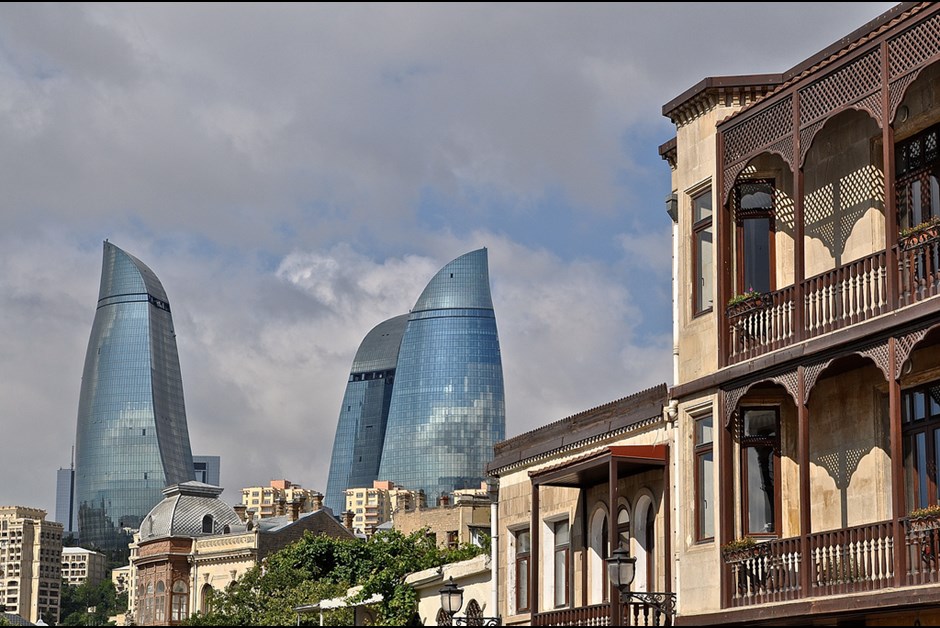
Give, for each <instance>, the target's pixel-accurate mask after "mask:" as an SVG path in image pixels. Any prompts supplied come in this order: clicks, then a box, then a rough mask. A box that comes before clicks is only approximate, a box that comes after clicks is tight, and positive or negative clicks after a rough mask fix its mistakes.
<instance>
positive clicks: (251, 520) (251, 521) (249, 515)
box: [245, 510, 255, 532]
mask: <svg viewBox="0 0 940 628" xmlns="http://www.w3.org/2000/svg"><path fill="white" fill-rule="evenodd" d="M245 525H246V526H247V527H248V531H249V532H251V531H252V530H253V529H254V527H255V511H254V510H248V511H246V512H245Z"/></svg>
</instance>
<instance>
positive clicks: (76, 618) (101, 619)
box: [59, 580, 127, 626]
mask: <svg viewBox="0 0 940 628" xmlns="http://www.w3.org/2000/svg"><path fill="white" fill-rule="evenodd" d="M60 591H61V592H60V597H59V617H61V618H62V620H61V621H60V622H59V624H60V625H62V626H107V625H108V617H111V616H112V615H116V614H117V613H121V612H124V611H125V610H126V609H127V594H126V593H124V594H121V595H118V594H117V592H116V591H115V590H114V583H113V582H111V580H102V581H101V582H99V583H97V584H89V583H87V582H86V583H83V584H79V585H76V586H72V585H69V584H67V583H66V582H65V581H64V580H63V581H62V588H61V589H60ZM90 608H93V609H94V610H93V611H92V612H89V611H88V609H90Z"/></svg>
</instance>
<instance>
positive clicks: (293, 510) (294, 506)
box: [290, 499, 300, 521]
mask: <svg viewBox="0 0 940 628" xmlns="http://www.w3.org/2000/svg"><path fill="white" fill-rule="evenodd" d="M299 517H300V500H299V499H295V500H294V501H292V502H291V503H290V520H291V521H297V519H298V518H299Z"/></svg>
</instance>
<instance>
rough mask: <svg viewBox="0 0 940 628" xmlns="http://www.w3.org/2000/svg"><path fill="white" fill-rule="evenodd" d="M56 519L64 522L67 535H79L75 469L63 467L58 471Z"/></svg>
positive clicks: (63, 526) (63, 525)
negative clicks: (76, 511)
mask: <svg viewBox="0 0 940 628" xmlns="http://www.w3.org/2000/svg"><path fill="white" fill-rule="evenodd" d="M55 477H56V483H55V520H56V521H58V522H59V523H61V524H62V528H63V531H64V532H65V534H66V536H68V535H71V536H72V537H73V538H74V537H76V536H78V525H77V515H76V513H75V469H74V468H72V467H69V468H68V469H66V468H61V469H59V470H58V471H56V476H55Z"/></svg>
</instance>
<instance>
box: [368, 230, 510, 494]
mask: <svg viewBox="0 0 940 628" xmlns="http://www.w3.org/2000/svg"><path fill="white" fill-rule="evenodd" d="M504 399H505V398H504V391H503V370H502V362H501V358H500V351H499V338H498V336H497V332H496V315H495V313H494V310H493V301H492V298H491V295H490V282H489V266H488V260H487V251H486V249H485V248H484V249H479V250H476V251H472V252H470V253H467V254H465V255H463V256H461V257H458V258H457V259H455V260H453V261H452V262H450V263H449V264H447V265H446V266H444V268H442V269H441V270H440V271H439V272H438V273H437V275H435V276H434V278H433V279H432V280H431V282H430V283H428V285H427V287H426V288H425V289H424V292H423V293H422V294H421V296H420V298H419V299H418V301H417V302H416V303H415V306H414V308H412V310H411V313H410V314H409V315H408V324H407V326H406V328H405V333H404V336H403V338H402V342H401V350H400V351H399V354H398V369H397V371H396V373H395V385H394V387H393V390H392V398H391V404H390V407H389V413H388V426H387V429H386V434H385V446H384V448H383V451H382V461H381V464H380V466H379V472H378V476H379V479H381V480H390V481H392V482H394V483H395V484H396V485H399V486H402V487H405V488H408V489H411V490H424V492H425V494H426V495H427V497H428V500H429V501H431V500H433V499H434V498H436V497H438V496H440V495H441V494H442V493H450V492H452V491H454V490H455V489H461V488H472V487H479V486H480V483H481V482H482V481H484V480H485V479H486V473H485V466H486V464H487V463H489V462H490V461H491V460H492V458H493V446H494V445H495V444H496V443H497V442H499V441H501V440H503V439H504V438H505V432H506V413H505V401H504Z"/></svg>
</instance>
